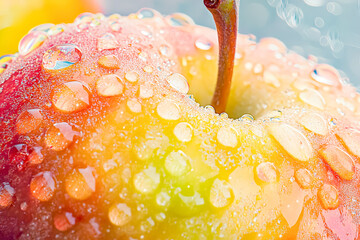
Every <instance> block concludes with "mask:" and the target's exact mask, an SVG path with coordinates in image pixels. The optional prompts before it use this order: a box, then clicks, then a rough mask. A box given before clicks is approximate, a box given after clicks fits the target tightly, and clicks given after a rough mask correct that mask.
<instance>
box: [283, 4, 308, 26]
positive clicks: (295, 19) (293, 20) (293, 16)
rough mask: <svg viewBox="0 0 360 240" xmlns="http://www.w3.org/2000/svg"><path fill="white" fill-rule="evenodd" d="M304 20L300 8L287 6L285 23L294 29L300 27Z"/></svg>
mask: <svg viewBox="0 0 360 240" xmlns="http://www.w3.org/2000/svg"><path fill="white" fill-rule="evenodd" d="M303 18H304V13H303V11H302V10H301V8H299V7H296V6H294V5H289V6H288V7H287V9H286V23H287V24H288V25H289V26H290V27H292V28H296V27H298V26H299V25H300V23H301V21H302V19H303Z"/></svg>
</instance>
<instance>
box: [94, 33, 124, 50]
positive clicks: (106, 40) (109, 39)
mask: <svg viewBox="0 0 360 240" xmlns="http://www.w3.org/2000/svg"><path fill="white" fill-rule="evenodd" d="M118 47H119V42H118V41H117V40H116V38H115V36H114V35H113V34H111V33H105V34H104V35H102V36H101V37H100V38H98V42H97V49H98V50H99V51H102V50H110V49H116V48H118Z"/></svg>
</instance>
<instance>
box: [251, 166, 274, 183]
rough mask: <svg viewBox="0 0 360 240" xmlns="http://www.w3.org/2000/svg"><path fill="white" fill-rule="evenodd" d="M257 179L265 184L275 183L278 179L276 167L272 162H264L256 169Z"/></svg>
mask: <svg viewBox="0 0 360 240" xmlns="http://www.w3.org/2000/svg"><path fill="white" fill-rule="evenodd" d="M256 175H257V177H258V178H259V179H260V180H261V181H263V182H265V183H273V182H276V181H277V179H278V173H277V170H276V167H275V166H274V164H273V163H271V162H262V163H260V164H259V165H258V166H257V167H256Z"/></svg>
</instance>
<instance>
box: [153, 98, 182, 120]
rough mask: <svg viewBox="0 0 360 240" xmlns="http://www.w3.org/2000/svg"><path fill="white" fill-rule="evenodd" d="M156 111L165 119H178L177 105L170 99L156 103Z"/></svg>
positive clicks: (178, 110)
mask: <svg viewBox="0 0 360 240" xmlns="http://www.w3.org/2000/svg"><path fill="white" fill-rule="evenodd" d="M156 111H157V113H158V115H159V116H160V117H161V118H162V119H165V120H178V119H179V118H180V109H179V106H178V105H177V104H176V103H175V102H173V101H171V100H170V99H165V100H163V101H161V102H160V103H159V104H158V105H157V107H156Z"/></svg>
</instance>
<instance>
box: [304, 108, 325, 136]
mask: <svg viewBox="0 0 360 240" xmlns="http://www.w3.org/2000/svg"><path fill="white" fill-rule="evenodd" d="M299 123H300V124H301V125H302V126H303V127H304V128H306V129H307V130H309V131H312V132H313V133H316V134H319V135H322V136H325V135H327V134H328V132H329V129H328V125H327V122H326V120H325V119H324V117H323V116H321V115H320V114H318V113H314V112H307V113H304V114H303V115H302V116H301V117H300V119H299Z"/></svg>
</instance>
